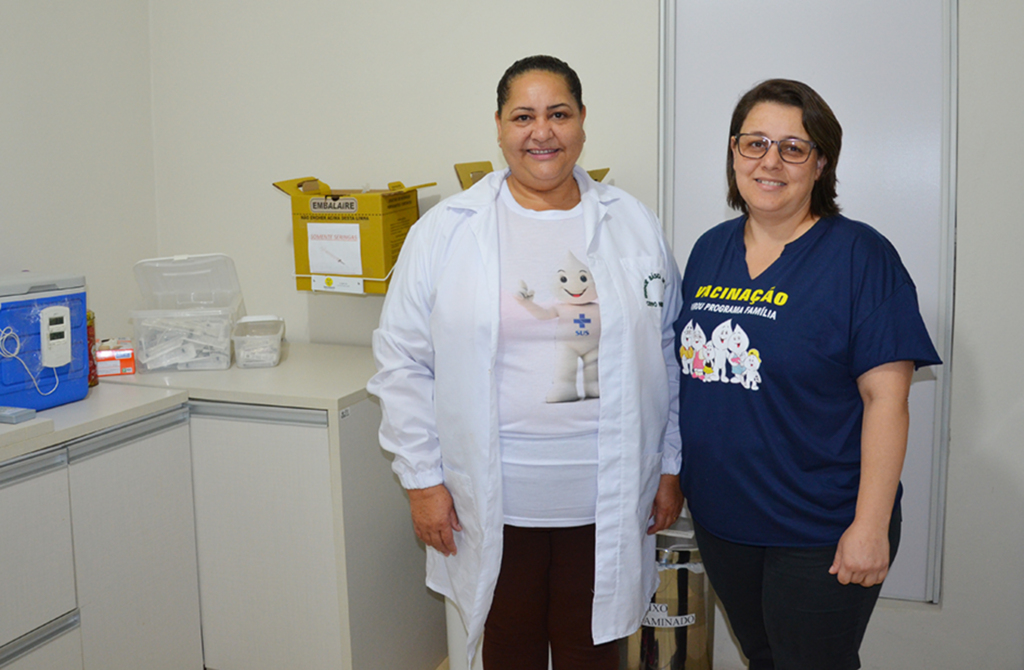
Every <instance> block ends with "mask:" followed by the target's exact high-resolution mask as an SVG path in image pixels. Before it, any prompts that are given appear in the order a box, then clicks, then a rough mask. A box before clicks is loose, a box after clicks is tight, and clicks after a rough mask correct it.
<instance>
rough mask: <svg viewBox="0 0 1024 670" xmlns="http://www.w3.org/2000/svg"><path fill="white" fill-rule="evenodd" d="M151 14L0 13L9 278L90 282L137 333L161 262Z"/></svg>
mask: <svg viewBox="0 0 1024 670" xmlns="http://www.w3.org/2000/svg"><path fill="white" fill-rule="evenodd" d="M149 54H150V48H149V16H148V11H147V9H146V4H145V3H140V2H137V1H134V0H104V2H89V3H86V2H74V1H72V0H65V1H63V2H42V3H15V2H6V1H5V2H3V3H2V4H0V274H7V273H12V272H21V271H22V270H34V271H38V272H49V273H69V274H81V275H84V276H85V279H86V282H87V284H88V298H89V305H90V307H91V308H92V309H93V310H95V311H96V313H97V315H98V322H97V329H98V332H99V333H100V334H101V337H113V336H115V335H118V334H120V335H129V336H130V335H131V331H130V329H127V328H128V322H127V319H128V312H129V309H130V305H131V303H132V301H134V300H136V299H138V298H139V297H140V296H139V291H138V289H137V288H136V285H135V279H134V276H133V275H132V265H133V264H134V263H135V261H137V260H140V259H143V258H152V257H153V256H155V255H156V253H157V235H156V230H157V228H156V218H155V211H154V209H153V194H154V186H153V143H152V116H151V106H150V76H149V70H150V68H149Z"/></svg>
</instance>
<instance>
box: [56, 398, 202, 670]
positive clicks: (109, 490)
mask: <svg viewBox="0 0 1024 670" xmlns="http://www.w3.org/2000/svg"><path fill="white" fill-rule="evenodd" d="M68 457H69V461H70V480H71V509H72V513H73V523H72V530H73V533H74V542H75V567H76V570H77V574H78V602H79V609H80V611H81V617H82V649H83V655H84V660H85V668H86V670H138V669H139V668H146V670H187V669H189V668H193V669H195V670H199V669H201V668H202V667H203V658H202V642H201V637H200V627H199V589H198V576H197V571H196V550H195V525H194V512H193V507H192V468H191V455H190V451H189V434H188V410H187V408H185V407H184V406H182V407H180V408H177V409H175V410H171V411H169V412H165V413H162V414H159V415H156V416H153V417H150V418H148V419H143V420H141V421H138V422H134V423H132V424H128V425H125V426H122V427H120V428H117V429H114V430H113V431H109V432H106V433H103V434H101V435H96V436H93V437H90V438H87V439H85V440H80V441H77V442H75V443H73V444H70V445H69V446H68Z"/></svg>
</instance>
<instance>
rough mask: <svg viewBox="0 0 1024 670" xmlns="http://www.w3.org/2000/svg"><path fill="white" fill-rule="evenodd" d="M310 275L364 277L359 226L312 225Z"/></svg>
mask: <svg viewBox="0 0 1024 670" xmlns="http://www.w3.org/2000/svg"><path fill="white" fill-rule="evenodd" d="M306 235H307V236H308V238H309V271H310V272H315V273H318V274H327V275H335V274H343V275H361V274H363V255H362V251H361V249H362V247H361V244H360V238H359V224H358V223H309V224H307V225H306Z"/></svg>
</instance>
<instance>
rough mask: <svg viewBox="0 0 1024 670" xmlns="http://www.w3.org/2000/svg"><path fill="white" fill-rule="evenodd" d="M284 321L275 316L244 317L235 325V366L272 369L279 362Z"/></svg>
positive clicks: (233, 337) (233, 333) (232, 333)
mask: <svg viewBox="0 0 1024 670" xmlns="http://www.w3.org/2000/svg"><path fill="white" fill-rule="evenodd" d="M283 336H284V320H283V319H281V318H280V317H277V316H244V317H242V318H241V319H239V320H238V321H237V322H236V323H235V328H234V330H233V331H232V332H231V339H232V340H233V341H234V343H235V365H237V366H238V367H240V368H272V367H274V366H275V365H277V364H278V362H279V361H280V360H281V338H282V337H283Z"/></svg>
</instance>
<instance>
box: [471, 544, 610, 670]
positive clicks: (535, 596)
mask: <svg viewBox="0 0 1024 670" xmlns="http://www.w3.org/2000/svg"><path fill="white" fill-rule="evenodd" d="M593 606H594V526H593V525H589V526H579V527H574V528H519V527H516V526H505V535H504V548H503V550H502V557H501V572H500V573H499V575H498V585H497V587H496V588H495V590H494V602H493V603H492V604H491V611H490V613H489V614H488V615H487V623H486V624H485V625H484V645H483V662H484V669H485V670H547V668H548V644H549V643H550V645H551V663H552V667H553V668H554V669H555V670H618V667H619V648H618V643H616V642H609V643H606V644H601V645H597V646H595V645H594V639H593V637H592V636H591V633H590V618H591V612H592V611H593Z"/></svg>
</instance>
